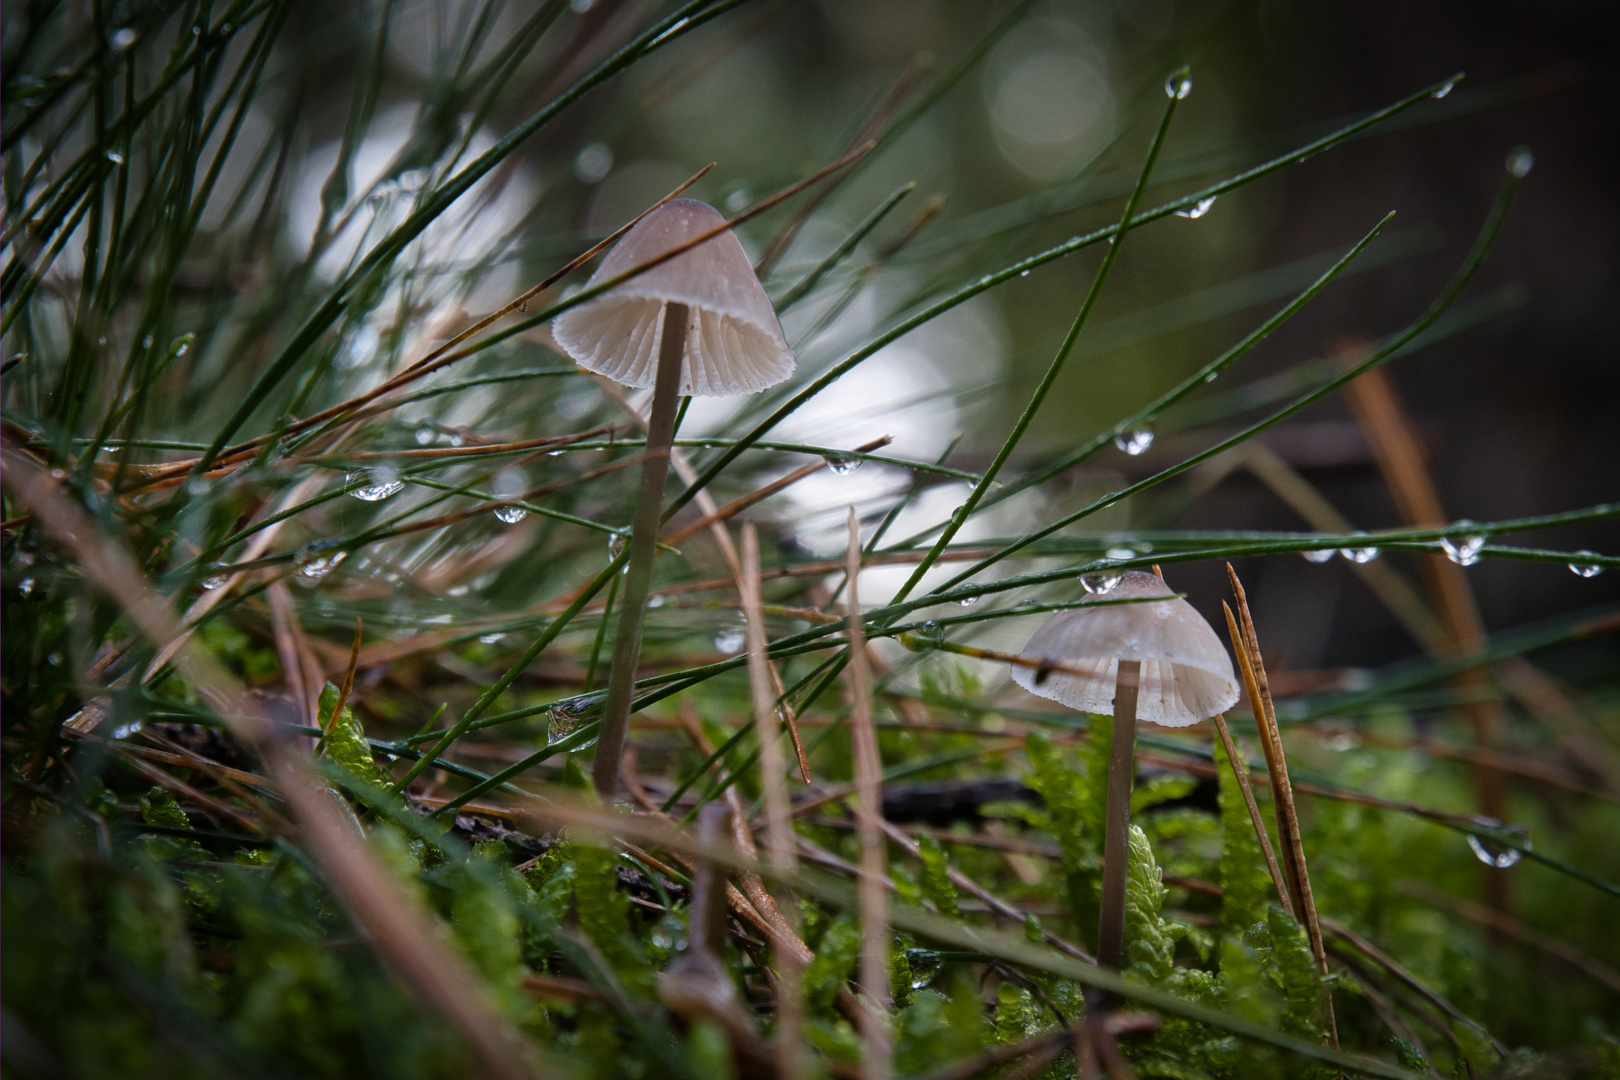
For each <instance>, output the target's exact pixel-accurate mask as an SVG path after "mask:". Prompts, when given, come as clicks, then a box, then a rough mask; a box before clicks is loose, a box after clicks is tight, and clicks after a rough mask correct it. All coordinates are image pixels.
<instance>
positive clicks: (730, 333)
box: [551, 199, 793, 397]
mask: <svg viewBox="0 0 1620 1080" xmlns="http://www.w3.org/2000/svg"><path fill="white" fill-rule="evenodd" d="M725 220H726V219H725V218H723V217H721V216H720V212H719V211H717V210H716V209H715V208H714V207H712V206H710V205H708V204H707V203H701V202H698V201H697V200H696V199H673V200H671V201H669V202H667V203H665V204H664V205H663V206H660V207H659V208H658V209H656V210H654V211H653V212H652V213H650V214H648V215H647V216H646V217H644V218H642V219H641V220H640V221H639V222H637V223H636V226H635V227H634V228H633V229H631V230H630V231H629V232H627V233H625V235H624V239H622V240H620V241H619V243H618V244H617V245H616V246H615V247H614V248H613V250H612V251H610V252H608V256H607V258H605V259H603V260H602V265H601V266H599V267H597V270H596V273H594V274H592V275H591V280H590V281H588V282H587V283H586V288H590V287H591V286H593V285H597V284H600V283H601V282H603V281H607V280H609V279H611V278H615V277H618V276H619V275H620V274H623V273H625V272H626V271H628V270H634V269H635V268H636V267H638V266H640V265H642V264H643V263H646V262H649V261H651V260H653V259H656V258H657V257H658V256H660V255H663V254H664V253H666V252H668V251H672V250H674V249H675V248H677V247H679V246H680V245H681V244H684V243H685V242H687V241H688V240H691V239H693V238H694V237H697V236H701V235H703V234H704V233H706V232H708V231H709V230H711V229H713V228H714V227H715V226H717V225H723V224H725ZM670 302H675V303H681V304H686V305H687V307H688V308H689V309H690V314H689V316H688V320H689V321H688V322H687V327H686V356H685V359H684V360H683V361H682V370H681V393H682V394H683V395H691V396H695V397H729V396H731V395H733V394H752V393H756V392H757V391H760V390H763V389H765V388H766V387H767V386H774V385H776V384H777V383H779V382H781V381H782V380H783V379H786V378H787V377H788V376H789V375H792V374H793V350H791V349H789V348H788V344H787V339H786V338H784V337H783V336H782V324H781V323H779V322H777V319H776V311H775V309H774V308H772V307H771V301H770V298H769V297H767V296H766V295H765V289H764V287H763V286H762V285H760V283H759V278H758V277H756V276H755V275H754V268H753V266H752V265H750V264H749V262H748V256H747V255H746V254H745V253H744V252H743V247H742V243H741V241H739V240H738V239H737V237H736V235H735V234H733V233H731V232H729V231H727V232H723V233H720V234H719V235H718V236H715V237H713V238H712V239H709V240H705V241H704V242H703V243H701V244H699V245H698V246H697V247H695V248H693V249H692V250H690V251H685V252H682V253H681V254H679V255H677V256H675V258H673V259H670V260H669V261H668V262H665V263H660V264H659V265H657V266H655V267H653V268H652V269H651V270H648V271H646V272H645V273H642V274H640V275H638V276H636V277H633V278H631V279H630V280H629V281H626V282H624V283H623V284H622V285H619V286H618V287H617V288H614V289H611V290H609V291H608V292H606V293H604V294H602V295H601V296H599V297H597V298H596V299H595V300H591V301H589V302H588V303H584V304H581V305H580V306H579V307H576V308H570V309H569V310H567V311H565V312H563V313H562V314H561V315H559V316H557V318H556V319H555V320H553V322H552V324H551V336H552V338H553V339H554V340H555V341H556V342H557V344H558V345H559V346H561V347H562V350H563V351H564V352H566V353H567V354H568V355H569V356H570V357H572V358H573V359H574V361H575V362H576V363H578V364H579V365H580V366H581V367H583V368H585V369H586V370H588V371H594V372H596V373H597V374H599V375H606V376H607V377H608V378H610V379H612V380H613V381H614V382H618V383H622V384H624V385H625V386H634V387H638V388H640V389H643V390H648V389H651V388H652V386H653V383H654V382H656V381H657V377H658V348H659V343H660V342H661V341H662V339H663V336H664V334H663V331H664V305H665V304H667V303H670Z"/></svg>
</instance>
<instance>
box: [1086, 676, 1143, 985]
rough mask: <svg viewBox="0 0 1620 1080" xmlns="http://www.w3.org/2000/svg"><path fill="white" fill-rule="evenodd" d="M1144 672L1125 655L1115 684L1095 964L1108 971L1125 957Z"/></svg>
mask: <svg viewBox="0 0 1620 1080" xmlns="http://www.w3.org/2000/svg"><path fill="white" fill-rule="evenodd" d="M1141 672H1142V664H1141V661H1138V660H1121V661H1120V662H1119V675H1118V678H1117V679H1116V681H1115V683H1114V728H1113V735H1112V737H1111V740H1110V744H1109V745H1110V750H1109V756H1108V816H1107V818H1106V820H1105V822H1104V825H1103V872H1102V913H1101V918H1100V919H1099V920H1098V923H1097V964H1098V966H1100V967H1104V968H1107V969H1109V970H1110V971H1119V970H1120V969H1121V968H1122V967H1123V966H1124V960H1125V883H1126V878H1127V877H1128V876H1129V873H1128V871H1129V864H1130V854H1131V851H1130V828H1131V784H1132V782H1133V781H1134V780H1135V779H1136V695H1137V691H1138V689H1139V684H1140V682H1141Z"/></svg>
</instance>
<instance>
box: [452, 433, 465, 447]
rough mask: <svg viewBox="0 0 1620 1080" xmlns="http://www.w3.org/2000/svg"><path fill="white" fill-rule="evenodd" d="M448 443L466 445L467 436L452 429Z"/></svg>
mask: <svg viewBox="0 0 1620 1080" xmlns="http://www.w3.org/2000/svg"><path fill="white" fill-rule="evenodd" d="M450 445H451V446H465V445H467V437H466V436H465V435H463V434H462V433H461V432H459V431H453V432H451V433H450Z"/></svg>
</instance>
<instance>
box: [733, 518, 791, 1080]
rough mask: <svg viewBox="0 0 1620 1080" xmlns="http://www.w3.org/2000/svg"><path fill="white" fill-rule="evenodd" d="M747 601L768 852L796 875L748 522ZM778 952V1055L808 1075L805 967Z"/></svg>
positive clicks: (755, 542) (783, 901)
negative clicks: (805, 1038) (806, 1068)
mask: <svg viewBox="0 0 1620 1080" xmlns="http://www.w3.org/2000/svg"><path fill="white" fill-rule="evenodd" d="M742 570H743V572H742V580H741V582H740V584H741V585H742V603H743V617H744V618H746V619H747V620H748V686H749V689H750V690H751V691H752V692H753V701H754V730H755V732H757V733H758V736H759V771H760V782H761V785H762V786H763V788H764V790H765V840H766V843H765V848H766V852H767V854H768V856H769V859H770V863H771V866H773V867H774V868H775V869H776V870H777V871H779V872H780V873H783V874H791V873H792V872H793V871H794V870H795V869H797V866H798V859H797V858H796V857H795V851H796V847H797V845H796V844H795V843H794V838H793V815H792V807H791V805H790V804H789V801H788V792H787V776H786V773H787V757H786V755H785V754H783V753H782V728H781V725H780V724H779V723H778V722H777V721H778V716H777V711H776V693H775V691H774V690H773V689H772V687H771V676H770V670H769V667H768V665H767V663H766V656H765V648H766V641H767V638H766V634H765V612H764V611H763V609H762V606H761V602H760V595H759V530H758V529H756V528H755V527H754V523H753V522H751V521H749V522H744V523H743V529H742ZM792 900H793V898H792V896H791V895H790V894H789V893H788V892H787V891H786V890H784V889H780V888H779V889H778V890H777V895H776V906H777V909H778V910H779V911H782V912H791V911H792V910H793V909H794V905H793V902H792ZM775 952H776V974H777V980H778V985H777V990H776V1053H777V1068H778V1071H779V1073H780V1075H781V1076H782V1077H783V1078H784V1080H796V1078H798V1077H801V1076H803V1075H804V1074H805V1068H804V1066H805V1062H806V1061H807V1055H806V1053H805V1048H804V998H803V991H802V989H801V987H802V985H803V981H804V980H803V975H802V967H801V965H800V963H799V958H798V956H797V955H795V953H794V952H793V950H791V949H783V948H778V949H776V950H775Z"/></svg>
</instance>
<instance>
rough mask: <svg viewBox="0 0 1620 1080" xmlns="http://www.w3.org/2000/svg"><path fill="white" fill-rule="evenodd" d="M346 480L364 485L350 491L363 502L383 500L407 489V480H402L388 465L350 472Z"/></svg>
mask: <svg viewBox="0 0 1620 1080" xmlns="http://www.w3.org/2000/svg"><path fill="white" fill-rule="evenodd" d="M346 482H347V483H350V484H361V485H362V486H360V487H357V488H355V489H354V490H353V491H351V492H349V494H350V495H353V496H354V497H355V498H356V499H359V500H360V501H361V502H382V501H383V500H384V499H391V498H393V497H394V496H395V495H398V494H399V493H400V492H401V491H404V490H405V481H403V480H401V479H400V478H399V474H398V473H396V472H395V471H394V470H393V469H390V468H386V467H384V468H377V469H372V470H370V471H369V472H358V473H350V474H349V475H348V477H347V478H346Z"/></svg>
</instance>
